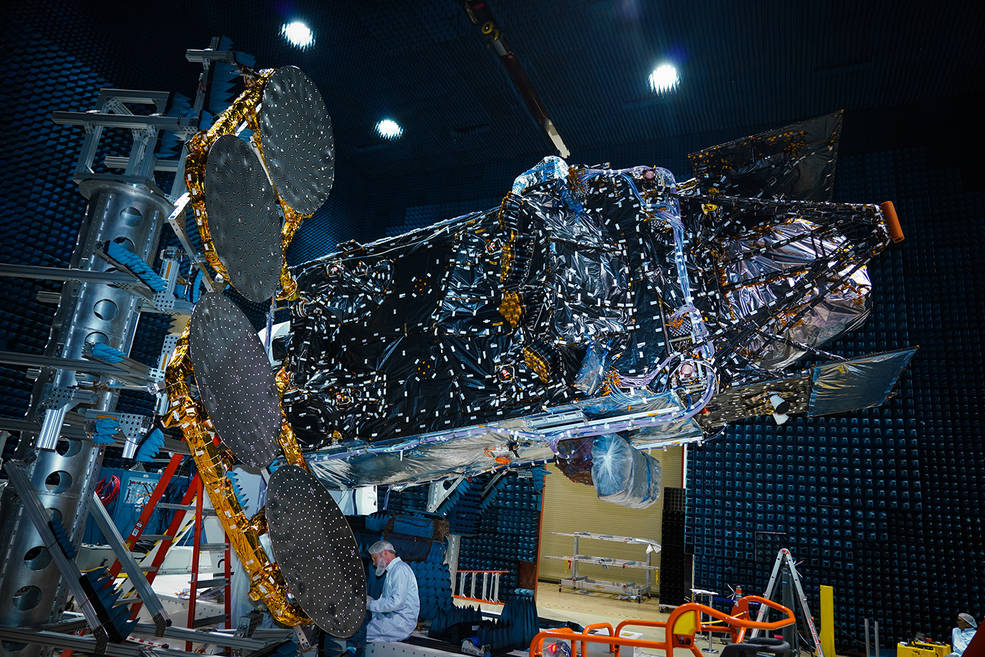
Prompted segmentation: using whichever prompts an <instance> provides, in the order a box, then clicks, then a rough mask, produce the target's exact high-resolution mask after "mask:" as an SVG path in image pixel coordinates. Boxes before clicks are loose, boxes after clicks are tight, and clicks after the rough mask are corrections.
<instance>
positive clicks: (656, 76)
mask: <svg viewBox="0 0 985 657" xmlns="http://www.w3.org/2000/svg"><path fill="white" fill-rule="evenodd" d="M680 80H681V79H680V76H679V75H677V69H676V68H674V65H673V64H661V65H660V66H658V67H656V68H655V69H653V71H652V72H651V73H650V77H649V82H650V89H652V90H653V91H654V93H658V94H662V93H665V92H667V91H671V90H672V89H674V88H675V87H676V86H677V83H678V82H680Z"/></svg>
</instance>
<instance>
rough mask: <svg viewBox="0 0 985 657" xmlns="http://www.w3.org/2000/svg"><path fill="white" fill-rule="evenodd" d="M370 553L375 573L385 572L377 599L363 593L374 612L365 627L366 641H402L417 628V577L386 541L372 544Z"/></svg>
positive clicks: (419, 606)
mask: <svg viewBox="0 0 985 657" xmlns="http://www.w3.org/2000/svg"><path fill="white" fill-rule="evenodd" d="M369 556H370V557H371V558H372V559H373V566H375V567H376V575H377V576H380V575H382V574H383V573H384V572H386V579H385V580H383V593H382V594H381V595H380V597H379V598H377V599H375V600H374V599H373V598H371V597H369V596H368V595H367V596H366V608H367V609H368V610H369V611H370V612H371V613H372V614H373V617H372V619H371V620H370V621H369V623H368V624H367V626H366V642H367V643H385V642H388V641H402V640H404V639H406V638H407V637H409V636H410V634H411V632H413V631H414V629H415V628H416V627H417V615H418V613H420V611H421V601H420V598H418V595H417V577H415V576H414V571H413V570H411V569H410V566H408V565H407V564H406V563H404V561H403V560H402V559H401V558H400V557H398V556H397V553H396V552H395V551H394V549H393V545H391V544H390V543H389V542H387V541H377V542H376V543H373V545H371V546H370V548H369Z"/></svg>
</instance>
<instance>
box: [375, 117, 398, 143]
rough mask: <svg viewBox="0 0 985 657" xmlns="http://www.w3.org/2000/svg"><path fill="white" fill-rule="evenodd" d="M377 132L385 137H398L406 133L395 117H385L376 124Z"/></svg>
mask: <svg viewBox="0 0 985 657" xmlns="http://www.w3.org/2000/svg"><path fill="white" fill-rule="evenodd" d="M376 134H378V135H379V136H380V137H383V138H384V139H396V138H397V137H399V136H400V135H402V134H404V129H403V128H401V127H400V124H399V123H397V122H396V121H394V120H393V119H383V120H382V121H380V122H379V123H377V124H376Z"/></svg>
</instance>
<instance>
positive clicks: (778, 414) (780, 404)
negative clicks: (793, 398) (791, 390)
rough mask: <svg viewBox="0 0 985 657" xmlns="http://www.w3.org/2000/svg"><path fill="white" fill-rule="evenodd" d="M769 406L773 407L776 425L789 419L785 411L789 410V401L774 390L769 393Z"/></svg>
mask: <svg viewBox="0 0 985 657" xmlns="http://www.w3.org/2000/svg"><path fill="white" fill-rule="evenodd" d="M770 406H772V407H773V419H774V420H775V421H776V423H777V424H778V425H780V424H783V423H784V422H786V421H787V420H789V419H790V416H789V415H787V411H789V410H790V402H789V401H787V400H786V399H784V398H783V397H781V396H780V395H778V394H776V393H775V392H774V393H773V394H771V395H770Z"/></svg>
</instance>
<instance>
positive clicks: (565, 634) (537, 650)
mask: <svg viewBox="0 0 985 657" xmlns="http://www.w3.org/2000/svg"><path fill="white" fill-rule="evenodd" d="M750 602H758V603H759V604H762V605H766V606H767V607H769V608H771V609H775V610H777V611H779V612H782V613H783V615H784V617H783V618H781V619H780V620H777V621H773V622H766V621H755V620H751V619H749V618H738V617H736V616H732V615H729V614H726V613H725V612H723V611H719V610H718V609H715V608H714V607H709V606H707V605H703V604H699V603H696V602H689V603H687V604H683V605H680V606H679V607H677V608H676V609H674V611H672V612H671V613H670V616H669V617H668V618H667V621H666V622H664V621H648V620H639V619H627V620H624V621H622V622H621V623H619V624H618V625H617V626H616V629H615V632H613V631H612V626H611V625H609V624H608V623H595V624H592V625H589V626H587V627H586V628H585V629H584V631H582V632H581V633H575V632H572V630H570V629H569V628H562V629H557V630H544V631H543V632H540V633H538V634H537V635H536V636H535V637H534V638H533V640H532V641H531V642H530V650H529V653H530V657H540V656H541V655H543V644H544V639H546V638H556V639H564V640H567V641H570V642H571V648H572V657H578V643H579V642H580V643H581V652H582V657H584V656H585V655H586V654H587V652H588V646H587V644H588V643H604V644H607V645H608V646H609V651H610V652H614V653H615V654H616V656H617V657H618V655H619V646H632V647H636V648H651V649H656V650H663V651H664V652H665V653H666V655H667V657H673V654H674V649H675V648H687V649H688V650H690V651H691V653H692V654H694V656H695V657H703V655H702V653H701V650H700V649H698V647H697V646H696V645H695V643H694V640H693V637H694V635H695V634H697V633H698V632H700V631H702V630H703V629H704V626H703V625H702V623H701V614H707V615H708V616H711V617H712V618H716V619H718V620H720V621H724V622H725V623H727V624H728V626H729V629H728V630H727V631H730V632H732V637H733V641H734V642H736V643H739V642H741V641H742V639H743V638H744V637H745V633H746V630H747V629H761V630H775V629H779V628H781V627H786V626H788V625H792V624H793V623H795V622H796V618H795V617H794V615H793V612H792V611H791V610H790V609H788V608H787V607H784V606H783V605H781V604H779V603H777V602H773V601H772V600H768V599H766V598H763V597H761V596H758V595H747V596H745V597H743V598H741V599H740V600H739V602H738V603H737V606H738V605H739V603H743V606H744V608H745V609H748V604H749V603H750ZM692 612H693V613H694V614H695V616H696V618H695V623H694V629H693V631H691V632H690V633H688V634H684V635H677V634H675V633H674V627H675V626H676V625H677V621H678V620H680V619H681V617H682V616H684V615H685V614H688V613H692ZM743 613H745V612H743ZM630 626H636V627H656V628H663V630H664V640H663V641H653V640H645V639H629V638H626V637H623V636H621V633H622V629H623V628H624V627H630ZM604 627H607V628H608V629H609V636H605V635H600V634H589V633H588V632H589V631H590V630H593V629H599V628H604ZM707 629H710V630H714V631H719V632H721V631H726V630H724V628H720V627H714V628H712V627H708V628H707ZM736 630H738V631H736ZM687 637H690V640H688V639H687Z"/></svg>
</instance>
